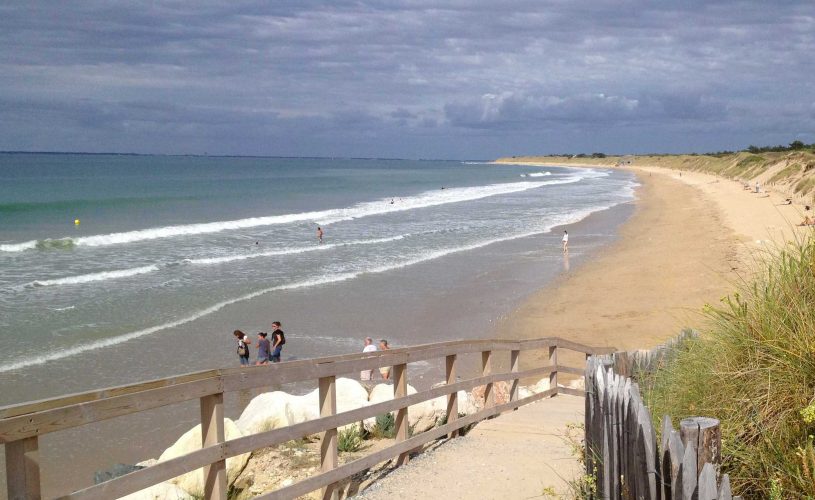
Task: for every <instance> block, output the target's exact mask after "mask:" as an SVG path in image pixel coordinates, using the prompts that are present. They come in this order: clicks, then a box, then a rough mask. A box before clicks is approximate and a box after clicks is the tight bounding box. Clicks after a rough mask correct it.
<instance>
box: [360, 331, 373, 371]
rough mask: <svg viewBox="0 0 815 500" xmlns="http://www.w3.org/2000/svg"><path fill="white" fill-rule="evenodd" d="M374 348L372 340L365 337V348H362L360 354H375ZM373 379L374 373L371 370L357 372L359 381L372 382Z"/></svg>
mask: <svg viewBox="0 0 815 500" xmlns="http://www.w3.org/2000/svg"><path fill="white" fill-rule="evenodd" d="M375 351H376V346H375V345H374V339H372V338H371V337H365V347H363V348H362V352H375ZM373 378H374V371H373V370H362V371H361V372H359V379H360V380H373Z"/></svg>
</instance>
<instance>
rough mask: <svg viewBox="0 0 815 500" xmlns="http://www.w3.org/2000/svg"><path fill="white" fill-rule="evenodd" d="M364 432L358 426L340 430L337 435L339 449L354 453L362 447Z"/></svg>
mask: <svg viewBox="0 0 815 500" xmlns="http://www.w3.org/2000/svg"><path fill="white" fill-rule="evenodd" d="M363 444H364V443H363V439H362V433H361V432H360V431H359V428H357V427H349V428H348V429H345V430H341V431H339V434H338V435H337V449H338V450H339V451H340V452H343V453H353V452H355V451H359V450H361V449H362V445H363Z"/></svg>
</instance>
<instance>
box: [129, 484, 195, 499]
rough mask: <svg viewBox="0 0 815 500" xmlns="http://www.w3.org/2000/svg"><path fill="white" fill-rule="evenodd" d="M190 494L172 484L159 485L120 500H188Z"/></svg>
mask: <svg viewBox="0 0 815 500" xmlns="http://www.w3.org/2000/svg"><path fill="white" fill-rule="evenodd" d="M189 498H190V494H189V493H187V492H186V491H184V490H182V489H181V488H179V487H178V486H176V485H174V484H172V483H159V484H155V485H153V486H151V487H149V488H146V489H143V490H141V491H137V492H135V493H131V494H130V495H127V496H124V497H121V498H120V500H187V499H189Z"/></svg>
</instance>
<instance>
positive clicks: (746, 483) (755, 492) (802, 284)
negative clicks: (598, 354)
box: [643, 239, 815, 498]
mask: <svg viewBox="0 0 815 500" xmlns="http://www.w3.org/2000/svg"><path fill="white" fill-rule="evenodd" d="M759 265H760V266H761V267H760V272H758V273H756V278H755V279H754V280H752V281H750V282H744V283H743V284H741V285H740V286H739V290H738V292H737V293H734V294H732V295H731V296H728V297H725V298H723V299H722V303H721V305H719V306H717V307H712V306H706V308H705V314H706V318H707V325H706V327H705V329H704V330H703V333H702V335H701V336H700V337H699V338H697V339H691V340H688V341H687V342H685V343H684V344H683V345H682V346H681V347H679V348H678V349H677V351H676V357H675V358H673V359H672V361H671V362H669V363H668V364H667V365H666V366H665V368H664V369H661V370H658V371H657V372H656V373H654V374H653V376H652V377H651V378H650V379H648V380H644V381H643V388H644V393H645V397H646V400H647V401H648V404H649V406H650V407H651V409H652V413H653V415H654V416H655V417H661V416H662V415H664V414H668V415H670V416H671V418H672V419H674V422H676V421H678V420H679V419H681V418H685V417H689V416H694V415H703V416H711V417H716V418H718V419H720V420H721V425H722V456H723V463H722V471H723V472H727V473H729V474H730V478H731V481H732V483H733V486H734V489H735V490H736V491H738V492H739V494H742V495H744V496H745V498H815V481H813V475H815V453H813V444H812V443H813V434H815V239H808V240H806V241H803V242H799V243H796V244H790V245H788V246H787V247H784V248H782V249H779V251H778V252H777V254H775V255H772V256H767V257H766V259H765V260H764V262H761V263H759ZM656 427H657V428H659V424H658V423H657V425H656Z"/></svg>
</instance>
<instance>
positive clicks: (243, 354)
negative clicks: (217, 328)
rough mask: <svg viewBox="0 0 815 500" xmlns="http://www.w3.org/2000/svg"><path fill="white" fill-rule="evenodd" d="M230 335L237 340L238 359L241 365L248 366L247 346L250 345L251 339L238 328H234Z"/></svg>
mask: <svg viewBox="0 0 815 500" xmlns="http://www.w3.org/2000/svg"><path fill="white" fill-rule="evenodd" d="M232 335H234V336H235V340H237V341H238V359H240V362H241V365H245V366H249V346H250V345H252V341H251V340H249V337H247V336H246V334H245V333H243V332H242V331H240V330H235V331H234V332H232Z"/></svg>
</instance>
